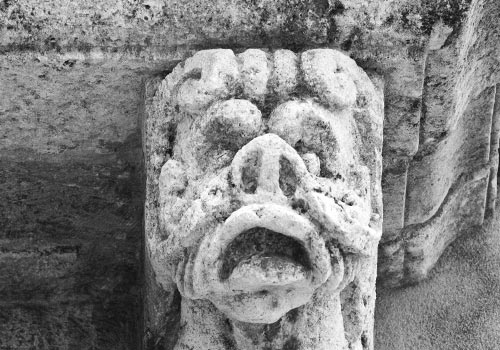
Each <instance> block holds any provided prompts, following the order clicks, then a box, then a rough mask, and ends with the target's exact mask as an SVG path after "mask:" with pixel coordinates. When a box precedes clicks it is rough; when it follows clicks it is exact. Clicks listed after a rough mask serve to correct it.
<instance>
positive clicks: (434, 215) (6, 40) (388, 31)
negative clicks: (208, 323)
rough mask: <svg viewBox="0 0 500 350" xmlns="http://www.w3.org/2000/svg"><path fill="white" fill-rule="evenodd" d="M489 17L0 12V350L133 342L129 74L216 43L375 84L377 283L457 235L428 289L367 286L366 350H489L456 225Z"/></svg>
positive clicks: (385, 8)
mask: <svg viewBox="0 0 500 350" xmlns="http://www.w3.org/2000/svg"><path fill="white" fill-rule="evenodd" d="M499 17H500V5H499V4H498V2H497V1H496V0H472V1H471V0H437V1H435V0H433V1H430V0H420V1H413V0H379V1H375V0H345V1H338V0H293V1H285V0H238V1H229V0H217V1H203V0H194V1H185V0H121V1H116V2H113V3H110V2H104V1H101V0H91V1H87V2H79V1H74V0H68V1H64V2H62V1H52V0H2V1H0V140H1V142H0V349H53V348H58V349H136V348H138V344H139V341H140V340H139V333H140V331H139V330H140V329H141V327H142V324H141V323H142V321H141V318H142V316H141V314H140V310H141V308H142V305H141V302H142V301H141V292H140V291H141V286H142V278H143V277H142V276H143V275H144V273H143V272H142V271H141V251H142V248H141V241H142V238H141V235H142V217H141V215H142V214H141V213H142V209H141V206H142V193H141V188H142V184H141V180H140V179H141V173H140V171H141V170H140V169H141V158H142V155H141V150H140V133H139V131H138V118H139V115H140V108H141V107H140V104H141V101H142V99H143V97H142V92H141V91H142V85H143V81H144V80H145V79H150V78H151V77H154V76H165V75H166V72H167V71H168V70H169V69H171V68H172V67H173V66H174V65H175V63H176V62H177V61H178V60H181V59H183V58H185V57H187V56H189V55H190V54H191V53H192V52H193V51H194V50H197V49H200V48H206V47H220V46H225V47H231V48H240V49H244V48H246V47H271V48H272V47H276V48H278V47H279V48H291V49H295V50H300V49H305V48H307V47H316V46H328V47H333V48H337V49H341V50H343V51H345V52H346V53H347V54H349V55H350V56H351V57H353V58H354V59H355V60H356V61H357V63H358V65H360V66H361V67H363V68H364V69H365V70H366V71H367V72H369V73H370V74H373V75H376V76H379V77H382V78H383V80H384V81H385V96H386V101H385V102H386V120H385V144H384V163H385V165H384V167H385V168H384V169H385V172H384V179H385V180H384V189H385V191H384V196H385V197H384V198H385V199H384V205H385V225H386V227H385V234H384V235H385V237H384V243H383V245H382V246H381V251H380V256H381V264H380V266H381V276H383V277H382V278H381V282H384V283H385V284H387V285H389V286H390V285H392V286H394V285H399V284H401V283H413V282H415V281H417V280H420V279H422V278H425V276H426V273H427V271H428V270H429V269H430V268H431V267H432V266H433V265H434V263H435V261H436V260H437V258H438V257H439V256H440V254H441V252H442V251H443V250H444V249H445V248H446V247H447V245H448V244H449V243H450V242H452V241H453V240H454V239H455V238H456V237H457V236H458V235H459V234H460V233H462V236H460V239H458V240H457V241H456V242H455V243H454V245H453V246H452V248H451V249H449V250H447V251H446V253H445V256H444V257H443V258H442V259H441V260H440V262H439V263H438V267H437V268H436V270H435V271H434V272H433V273H432V275H431V277H430V279H429V280H428V281H425V282H423V283H421V284H420V285H418V286H416V287H406V289H396V290H392V291H391V290H389V289H387V290H385V289H384V290H382V291H381V293H379V301H378V303H379V307H378V314H377V318H378V319H377V330H376V331H377V336H378V344H379V345H378V349H380V350H382V349H386V348H387V349H391V348H392V347H394V348H404V347H406V348H410V349H412V348H418V349H420V348H422V349H425V348H429V349H430V348H435V349H441V348H442V349H447V348H457V349H489V348H494V345H493V344H496V342H495V339H494V335H495V334H496V333H498V332H496V331H495V324H499V323H500V322H497V323H491V322H490V321H491V320H492V319H493V320H498V313H495V312H493V311H491V312H490V311H488V310H496V309H497V306H496V303H495V302H494V299H491V298H493V295H494V293H492V294H491V295H490V294H488V293H490V292H491V291H492V290H493V291H494V290H495V288H496V285H495V284H494V283H493V284H492V283H490V282H488V283H486V280H487V279H489V280H493V281H496V280H498V276H497V275H496V274H495V273H494V271H498V269H497V265H495V263H496V260H495V259H496V258H494V256H495V248H494V247H495V244H496V243H494V242H495V236H494V233H495V232H498V228H497V227H498V226H494V225H493V224H491V225H490V224H486V225H485V229H479V228H474V227H476V226H477V225H478V224H481V223H483V219H484V217H485V214H486V217H487V218H488V213H490V214H491V211H492V208H493V207H494V201H493V199H494V197H495V196H494V194H495V193H496V187H495V186H496V181H495V180H496V172H497V170H496V162H497V153H496V150H497V149H498V134H495V130H497V129H496V128H498V125H497V124H495V123H494V121H495V120H498V111H499V109H498V99H496V97H495V96H498V92H497V88H496V84H498V83H499V82H500V77H499V74H500V73H499V71H500V68H499V67H500V64H499V62H498V60H499V57H500V39H499V36H500V29H499V27H500V22H498V18H499ZM495 101H496V102H495ZM495 105H496V106H497V107H495ZM464 140H465V141H464ZM464 145H465V146H464ZM443 170H444V174H443ZM448 170H449V171H448ZM428 174H430V175H428ZM441 179H445V182H444V183H440V181H441ZM436 183H437V185H436ZM433 186H434V187H433ZM422 188H423V189H424V190H426V191H428V192H425V191H423V192H422V193H421V192H420V190H419V189H422ZM412 189H413V190H415V189H416V190H415V191H412ZM414 194H415V195H414ZM445 199H450V200H445ZM443 203H444V204H445V205H443ZM446 203H451V204H449V205H448V204H446ZM415 208H416V210H415ZM419 208H420V209H421V208H427V209H426V212H425V213H418V209H419ZM459 209H463V210H462V211H460V210H459ZM457 213H458V215H457ZM469 214H470V215H469ZM418 215H420V216H418ZM417 216H418V217H417ZM490 216H491V215H490ZM460 218H467V220H465V221H461V220H457V219H460ZM469 219H470V220H469ZM488 220H489V219H487V221H486V222H487V223H489V221H488ZM489 225H490V226H489ZM435 227H437V229H438V230H437V231H436V230H433V228H435ZM429 232H430V233H431V237H433V238H432V239H428V237H429ZM443 233H444V234H443ZM432 235H434V236H432ZM466 252H475V253H474V254H473V253H470V254H469V253H468V255H467V254H465V253H466ZM471 254H472V255H471ZM457 256H465V257H463V258H457ZM482 256H484V260H481V259H480V258H479V257H482ZM472 268H473V269H474V270H473V271H474V272H475V274H477V275H478V276H479V277H478V278H479V282H481V283H479V282H478V281H477V280H474V281H472V280H467V281H465V282H462V280H463V279H464V278H465V276H469V275H470V274H471V273H472V270H470V269H472ZM470 278H472V277H470ZM146 281H147V283H153V282H152V278H151V277H146ZM476 282H478V283H476ZM458 285H463V286H466V287H463V288H458V287H457V286H458ZM438 286H439V288H438ZM154 288H155V286H154V285H150V289H149V290H154ZM446 290H455V292H453V293H452V292H450V294H446V293H443V291H446ZM462 291H463V293H462ZM156 295H160V294H156ZM436 295H442V297H439V298H438V297H435V296H436ZM445 296H449V297H445ZM478 296H479V297H478ZM429 300H431V301H429ZM451 301H454V302H453V303H451ZM416 305H419V306H420V307H419V308H418V309H417V308H416ZM456 305H460V307H458V308H456ZM149 306H151V305H149ZM414 306H415V308H414ZM487 306H488V308H489V309H487ZM452 308H456V312H458V310H462V312H466V311H471V312H472V316H470V318H466V320H469V321H470V322H469V321H467V322H465V321H464V320H465V319H464V318H463V317H465V316H463V317H462V316H460V315H461V313H454V312H452V310H451V309H452ZM159 315H160V316H159V321H158V322H160V324H169V322H170V321H171V320H170V319H168V317H166V316H165V317H164V316H161V312H159ZM450 315H451V316H453V317H451V316H450ZM450 317H451V318H450ZM429 318H430V319H432V320H433V321H432V322H430V323H426V322H425V321H424V320H426V319H429ZM472 324H474V327H472V326H470V327H467V329H469V334H470V338H468V339H478V341H477V342H472V341H468V340H466V339H465V338H464V337H465V336H462V335H461V333H460V332H461V331H463V329H461V328H460V327H462V326H461V325H472ZM430 325H432V327H434V328H429V327H431V326H430ZM160 328H161V327H160ZM167 334H168V333H165V334H154V335H152V336H148V344H147V345H148V348H150V349H155V348H156V349H160V348H162V347H164V346H167V345H166V344H167V343H168V336H167ZM492 337H493V338H492ZM453 339H458V340H456V342H454V340H453ZM395 344H396V345H398V347H395V346H396V345H395ZM450 344H453V345H450Z"/></svg>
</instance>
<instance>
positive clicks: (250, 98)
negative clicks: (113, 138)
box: [146, 49, 382, 350]
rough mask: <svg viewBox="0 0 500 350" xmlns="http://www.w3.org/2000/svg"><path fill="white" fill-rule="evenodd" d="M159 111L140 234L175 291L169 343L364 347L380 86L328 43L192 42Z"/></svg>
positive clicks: (162, 91)
mask: <svg viewBox="0 0 500 350" xmlns="http://www.w3.org/2000/svg"><path fill="white" fill-rule="evenodd" d="M155 111H156V114H155V117H154V118H155V119H157V120H156V121H154V123H151V127H150V129H148V130H147V133H148V136H147V137H150V138H152V139H153V142H152V143H151V144H152V145H153V146H152V147H151V149H149V150H147V153H148V154H147V155H146V156H147V157H148V159H149V164H150V165H151V167H150V168H148V172H150V173H151V174H153V175H152V180H151V181H150V184H149V185H150V186H152V187H151V188H152V192H153V193H156V195H157V197H156V200H157V203H158V206H157V211H156V212H155V213H156V218H157V220H158V230H157V231H155V232H154V233H148V249H149V254H150V259H151V262H152V266H153V268H154V271H155V273H156V277H157V280H158V281H159V282H160V283H161V284H162V285H163V286H164V287H165V288H172V286H175V287H176V288H177V289H178V290H179V292H180V294H181V296H182V298H183V301H182V313H181V324H182V325H181V331H180V333H181V334H180V335H179V340H178V342H177V347H176V349H200V350H201V349H282V348H287V349H297V350H298V349H311V350H312V349H315V350H317V349H330V350H334V349H369V348H371V346H372V345H371V339H372V334H371V328H372V326H373V325H372V319H373V306H374V297H375V290H374V287H375V269H376V249H377V243H378V240H379V238H380V235H381V217H380V214H381V212H382V210H381V190H380V167H381V144H382V142H381V141H382V97H381V96H380V94H378V93H377V92H376V91H375V89H374V87H373V85H372V83H371V81H370V80H369V78H368V77H367V75H366V74H365V73H364V72H363V71H362V70H361V69H360V68H359V67H358V66H357V65H356V64H355V62H354V61H353V60H351V59H350V58H348V57H346V56H345V55H343V54H341V53H340V52H337V51H334V50H329V49H319V50H310V51H306V52H303V53H302V54H295V53H293V52H291V51H288V50H278V51H275V52H274V53H269V52H265V51H262V50H252V49H251V50H247V51H245V52H243V53H241V54H237V55H235V54H234V53H233V51H231V50H222V49H219V50H207V51H200V52H197V53H196V54H195V55H194V56H193V57H191V58H188V59H187V60H186V61H184V62H182V63H180V64H179V65H178V66H177V67H176V68H175V69H174V70H173V71H172V72H171V73H170V74H169V75H168V76H167V77H166V78H165V79H164V80H163V82H162V83H161V85H160V87H159V90H158V91H157V94H156V96H155ZM151 128H152V129H154V130H152V129H151ZM155 145H156V147H155ZM147 217H148V216H147ZM147 220H148V219H147ZM286 346H288V347H286Z"/></svg>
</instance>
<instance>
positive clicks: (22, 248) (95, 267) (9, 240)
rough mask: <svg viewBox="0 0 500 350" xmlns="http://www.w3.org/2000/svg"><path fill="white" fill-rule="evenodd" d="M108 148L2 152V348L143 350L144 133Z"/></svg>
mask: <svg viewBox="0 0 500 350" xmlns="http://www.w3.org/2000/svg"><path fill="white" fill-rule="evenodd" d="M103 149H105V150H106V154H96V153H92V154H85V155H81V154H80V155H75V156H74V157H65V156H60V155H47V156H40V155H33V154H32V153H31V152H27V153H26V154H23V151H22V150H21V151H19V150H15V151H12V152H10V153H9V152H4V153H2V157H1V158H0V169H1V170H0V192H1V193H2V196H3V199H2V200H1V201H0V222H1V223H2V224H1V227H2V230H1V238H2V240H1V241H0V242H1V249H0V280H1V281H2V282H1V287H0V299H1V300H2V303H1V305H0V348H1V349H25V348H32V347H34V348H37V349H47V350H48V349H55V348H57V349H68V350H69V349H75V348H77V349H127V348H129V349H136V348H137V347H138V344H139V339H138V335H139V334H140V332H139V319H140V309H141V305H140V302H139V298H140V287H139V286H140V271H139V266H140V263H139V253H140V242H141V236H142V225H141V220H142V187H141V183H140V174H139V172H140V166H141V161H140V156H141V153H140V134H139V133H138V132H136V133H134V134H131V135H129V137H128V138H127V139H126V140H125V141H124V142H122V143H114V144H107V145H103Z"/></svg>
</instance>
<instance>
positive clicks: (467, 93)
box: [379, 0, 500, 286]
mask: <svg viewBox="0 0 500 350" xmlns="http://www.w3.org/2000/svg"><path fill="white" fill-rule="evenodd" d="M499 9H500V8H499V6H498V3H495V2H493V1H490V0H485V1H478V2H474V3H473V6H471V8H470V12H469V17H468V20H467V27H466V28H464V31H462V32H456V35H452V34H450V33H451V31H452V30H451V28H447V27H446V26H443V24H441V25H436V26H435V27H434V28H433V33H432V35H431V40H430V42H429V45H428V52H427V55H426V61H425V69H424V70H423V73H424V76H423V77H422V80H423V81H422V86H421V87H419V90H420V94H421V95H422V97H421V99H420V98H419V100H421V102H418V103H417V100H415V104H414V106H415V108H414V110H413V111H411V112H412V113H408V115H414V114H413V112H414V113H418V114H420V117H419V120H416V123H412V125H413V127H414V128H415V129H416V128H417V127H418V133H414V135H416V136H417V137H415V136H413V137H412V142H407V143H406V144H407V145H411V150H410V149H409V148H408V149H406V150H405V149H404V147H400V146H402V145H403V143H402V142H401V143H399V144H398V143H395V142H393V141H394V136H397V133H400V134H401V135H405V133H403V132H402V131H401V130H402V129H401V130H399V129H398V128H395V127H394V125H395V124H394V122H395V120H391V119H392V117H395V114H394V113H392V111H391V110H390V109H389V110H387V111H386V112H387V116H388V118H387V120H386V123H385V126H386V129H385V130H386V131H385V132H384V183H383V187H384V204H385V205H384V237H383V238H382V240H381V246H380V252H379V268H380V271H379V277H380V282H381V283H383V284H387V285H389V286H394V285H401V284H407V283H415V282H417V281H420V280H422V279H423V278H425V277H426V276H427V274H428V272H429V271H430V270H431V269H432V267H433V266H434V264H435V263H436V262H437V260H438V259H439V257H440V256H441V254H442V253H443V251H444V249H445V248H446V247H447V246H448V245H449V244H450V243H451V242H453V241H454V240H455V239H456V238H457V237H459V236H460V235H461V233H463V232H467V231H469V230H471V229H473V228H474V227H476V226H480V225H482V224H483V220H484V218H487V217H488V216H489V215H491V213H492V212H493V208H494V206H495V201H496V196H497V193H496V192H497V191H496V185H497V174H498V142H499V133H498V130H499V129H500V128H499V125H500V107H499V105H500V102H499V100H500V94H499V92H498V91H499V89H498V81H500V76H499V69H498V67H499V66H498V64H496V63H492V62H496V60H497V59H496V57H497V56H498V53H499V52H500V46H499V44H498V43H499V42H500V41H499V40H498V32H499V31H498V30H497V29H498V28H497V27H498V24H497V22H498V21H496V20H495V18H496V17H495V16H497V17H498V13H499ZM493 28H496V29H493ZM493 33H495V34H493ZM448 35H449V36H448ZM492 35H493V36H492ZM447 36H448V37H447ZM420 71H421V72H422V70H420ZM412 72H413V73H412ZM407 74H408V75H409V74H414V71H413V70H408V73H407ZM419 74H420V73H419ZM400 78H401V79H402V80H403V81H404V80H405V79H406V76H400ZM392 85H393V84H392V81H390V84H389V87H390V88H391V89H392ZM409 89H416V86H415V85H413V86H411V85H409ZM414 92H415V94H416V93H417V92H418V91H416V90H415V91H414ZM388 94H389V93H388ZM419 104H420V105H419ZM390 105H394V103H392V101H388V106H390ZM405 105H406V106H411V104H408V103H406V104H405ZM405 120H408V118H406V119H405ZM408 130H409V129H408ZM397 138H398V139H399V140H400V141H403V138H400V137H399V136H398V137H397Z"/></svg>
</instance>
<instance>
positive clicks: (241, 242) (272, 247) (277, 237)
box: [219, 227, 311, 290]
mask: <svg viewBox="0 0 500 350" xmlns="http://www.w3.org/2000/svg"><path fill="white" fill-rule="evenodd" d="M221 258H222V265H221V269H220V272H219V274H220V278H221V280H223V281H225V280H228V281H229V282H230V285H231V286H232V287H233V288H238V289H239V288H241V289H242V290H251V289H254V288H255V287H257V286H260V287H262V285H268V286H269V287H272V286H282V285H287V284H293V283H295V282H298V281H300V280H304V279H306V278H307V275H308V274H309V271H310V270H311V262H310V258H309V254H308V252H307V250H306V248H305V247H304V246H303V245H302V243H301V242H299V241H298V240H296V239H294V238H292V237H289V236H286V235H283V234H281V233H278V232H275V231H273V230H270V229H267V228H264V227H254V228H251V229H248V230H246V231H244V232H242V233H241V234H239V235H238V236H237V237H236V238H234V239H233V241H231V243H229V244H228V246H227V248H226V250H225V252H224V253H223V255H222V257H221Z"/></svg>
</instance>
